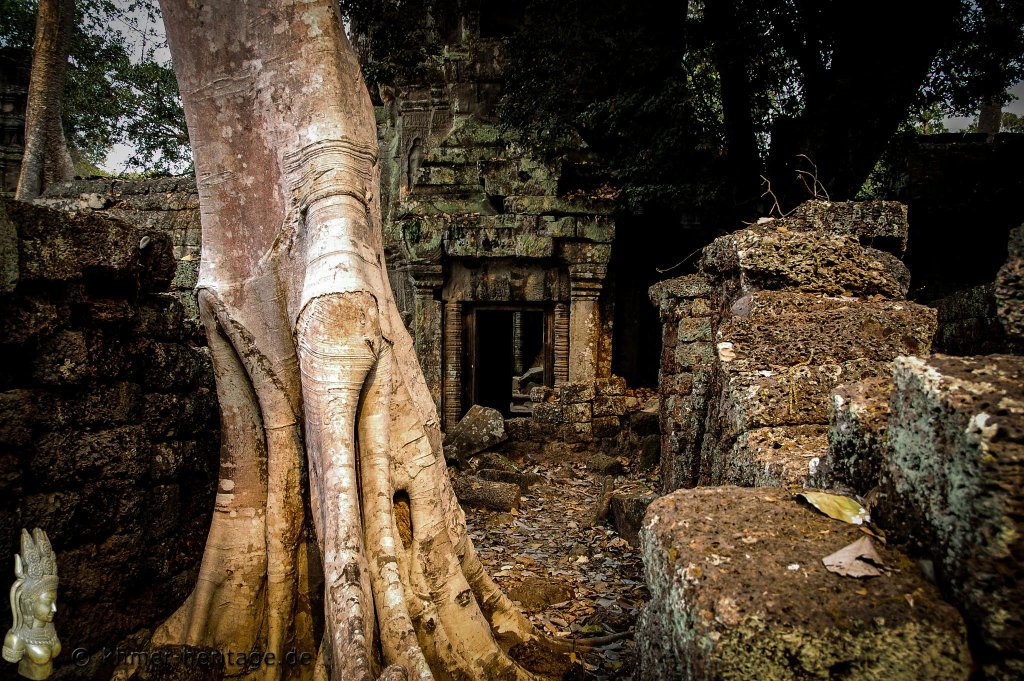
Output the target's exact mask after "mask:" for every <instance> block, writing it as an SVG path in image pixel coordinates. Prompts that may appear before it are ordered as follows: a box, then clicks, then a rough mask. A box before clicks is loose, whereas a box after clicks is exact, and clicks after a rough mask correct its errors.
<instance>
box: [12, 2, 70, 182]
mask: <svg viewBox="0 0 1024 681" xmlns="http://www.w3.org/2000/svg"><path fill="white" fill-rule="evenodd" d="M74 15H75V3H74V0H40V2H39V9H38V11H37V14H36V32H35V39H34V42H33V45H32V70H31V72H30V73H29V81H28V99H27V101H26V104H25V150H24V154H23V156H22V161H21V174H20V175H19V177H18V188H17V190H16V191H15V198H17V199H18V200H20V201H28V200H29V199H33V198H35V197H37V196H39V195H40V194H41V193H42V191H43V189H44V188H46V186H48V185H50V184H53V183H54V182H63V181H65V180H70V179H72V178H74V176H75V167H74V163H72V161H71V155H70V154H69V153H68V146H67V143H66V141H65V139H64V127H63V125H62V124H61V108H62V103H63V100H64V74H65V72H66V71H67V65H68V50H69V47H70V39H71V27H72V26H73V24H74Z"/></svg>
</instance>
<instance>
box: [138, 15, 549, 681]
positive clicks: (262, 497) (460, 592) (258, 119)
mask: <svg viewBox="0 0 1024 681" xmlns="http://www.w3.org/2000/svg"><path fill="white" fill-rule="evenodd" d="M161 7H162V9H163V13H164V20H165V24H166V27H167V33H168V42H169V44H170V48H171V52H172V55H173V59H174V65H175V72H176V74H177V78H178V84H179V87H180V89H181V94H182V100H183V102H184V105H185V113H186V117H187V120H188V127H189V135H190V137H191V142H192V148H193V153H194V158H195V166H196V177H197V184H198V188H199V195H200V205H201V213H202V227H203V246H202V249H203V250H202V265H201V271H200V277H199V285H198V288H199V291H200V294H199V295H200V304H201V308H202V314H203V321H204V324H205V326H206V329H207V334H208V336H209V338H210V346H211V351H212V354H213V358H214V366H215V370H216V376H217V386H218V387H217V393H218V397H219V399H220V408H221V417H222V424H223V425H222V432H223V441H224V445H223V451H222V459H221V470H220V483H219V484H220V488H219V493H218V496H217V506H216V510H215V513H214V518H213V524H212V526H211V529H210V534H209V538H208V541H207V546H206V552H205V555H204V558H203V563H202V567H201V572H200V579H199V583H198V585H197V587H196V589H195V591H194V593H193V594H192V596H191V597H190V598H189V600H188V602H186V603H185V604H184V605H183V607H182V608H181V609H180V610H179V611H178V612H177V613H175V615H174V616H172V617H171V619H170V620H168V622H166V623H165V624H164V625H163V626H162V627H160V629H159V630H158V631H157V633H156V634H155V636H154V643H156V644H161V643H186V644H191V645H203V646H213V647H216V648H219V649H221V650H233V651H238V650H253V649H256V650H262V651H266V652H272V653H274V654H275V655H277V656H280V655H282V654H283V653H285V652H287V650H290V649H291V648H292V647H296V648H297V649H298V650H300V651H302V650H312V649H313V646H315V645H316V644H315V642H314V641H313V635H312V626H311V624H312V618H313V613H312V612H311V610H310V594H309V588H310V587H309V578H308V574H309V569H308V566H307V563H306V556H307V553H306V550H307V547H306V540H305V538H306V536H307V527H308V523H307V518H306V516H305V512H304V504H303V499H304V498H308V501H309V508H310V511H311V513H310V516H311V517H310V518H309V520H310V521H311V522H312V529H313V530H314V531H315V536H316V549H317V550H318V553H319V557H320V559H321V560H322V563H323V572H324V577H325V593H324V602H325V609H326V613H325V616H326V629H327V631H326V632H325V635H324V640H323V642H322V644H321V646H320V651H321V655H320V659H319V661H318V666H317V668H316V674H317V676H319V677H321V678H323V677H325V676H326V675H327V674H328V673H329V675H330V677H331V678H333V679H342V678H344V679H346V680H350V679H368V678H373V677H376V676H378V675H380V676H381V678H401V677H402V676H408V677H409V678H421V679H429V678H434V677H438V678H469V679H525V678H535V676H534V673H533V672H531V671H528V670H527V667H530V668H532V669H534V670H535V671H536V670H538V669H540V668H543V669H544V670H546V671H547V672H548V673H557V671H556V670H557V669H558V668H560V667H563V668H564V664H562V663H561V662H560V661H559V659H558V657H557V655H556V653H558V652H565V651H566V650H567V646H566V645H564V644H557V643H555V642H551V641H547V640H546V639H544V638H542V637H541V636H540V634H539V633H538V632H537V631H536V630H535V629H534V628H533V627H532V626H531V625H530V624H529V622H528V620H526V618H525V617H523V615H522V614H521V613H519V611H518V610H517V609H516V608H515V607H514V606H513V605H512V603H511V602H510V601H509V600H508V598H506V597H505V596H504V595H503V594H502V593H501V592H500V591H499V590H498V589H497V587H496V586H495V585H494V583H493V582H492V581H491V579H490V578H489V577H488V576H487V574H486V573H485V571H484V570H483V568H482V566H481V564H480V561H479V559H478V558H477V556H476V553H475V551H474V550H473V545H472V543H471V542H470V540H469V537H468V533H467V531H466V526H465V517H464V515H463V513H462V510H461V509H460V507H459V505H458V501H457V500H456V498H455V495H454V494H453V492H452V488H451V484H450V482H449V479H448V475H447V471H446V469H445V464H444V457H443V453H442V450H441V445H440V440H441V438H440V431H439V427H438V417H437V411H436V407H435V405H434V402H433V400H432V398H431V395H430V393H429V391H428V388H427V385H426V383H425V381H424V380H423V376H422V372H421V371H420V368H419V365H418V364H417V361H416V356H415V353H414V350H413V345H412V340H411V338H410V336H409V334H408V332H407V331H406V329H405V327H404V325H403V324H402V320H401V317H400V314H399V312H398V309H397V307H396V305H395V302H394V299H393V296H392V293H391V287H390V285H389V283H388V279H387V271H386V269H385V266H384V261H383V245H382V242H381V230H380V205H379V203H378V198H377V187H378V180H379V167H378V165H377V142H376V129H375V126H374V117H373V110H372V106H371V104H370V99H369V96H368V95H367V93H366V89H365V86H364V85H363V81H362V77H361V75H360V73H359V68H358V65H357V62H356V59H355V56H354V54H353V53H352V50H351V47H350V46H349V44H348V41H347V39H346V37H345V35H344V32H343V30H342V27H341V26H342V25H341V21H340V18H339V17H338V16H337V14H336V13H335V10H334V9H333V7H332V4H331V3H330V2H329V1H328V0H311V1H309V2H303V1H299V0H292V1H290V2H275V1H274V0H256V1H254V2H242V1H238V2H221V1H218V2H212V1H208V2H204V1H203V0H163V1H162V2H161ZM303 466H305V467H306V471H307V476H308V480H304V479H303V474H302V471H303ZM307 494H308V497H306V496H304V495H307ZM396 499H397V500H398V502H397V504H396ZM396 505H397V508H396ZM264 575H265V576H264ZM524 656H525V657H527V658H529V662H527V661H524V660H523V659H521V658H523V657H524ZM514 657H518V658H520V659H519V661H517V660H516V659H513V658H514ZM328 668H329V671H328ZM382 669H383V671H382ZM313 673H314V669H313V668H309V667H284V666H280V665H278V666H265V667H263V668H261V669H260V670H258V671H256V672H254V674H259V675H262V676H263V677H266V678H281V677H283V676H289V677H296V678H298V677H309V676H311V675H313Z"/></svg>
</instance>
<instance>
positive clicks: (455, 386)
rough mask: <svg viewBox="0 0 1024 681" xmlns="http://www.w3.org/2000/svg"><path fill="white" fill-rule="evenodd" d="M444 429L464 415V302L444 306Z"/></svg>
mask: <svg viewBox="0 0 1024 681" xmlns="http://www.w3.org/2000/svg"><path fill="white" fill-rule="evenodd" d="M442 413H443V414H444V428H445V430H448V429H449V428H451V427H453V426H454V425H455V424H456V423H458V422H459V417H460V416H461V415H462V301H461V300H449V301H448V302H446V303H445V304H444V410H443V412H442Z"/></svg>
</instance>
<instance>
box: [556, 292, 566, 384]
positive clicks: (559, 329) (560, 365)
mask: <svg viewBox="0 0 1024 681" xmlns="http://www.w3.org/2000/svg"><path fill="white" fill-rule="evenodd" d="M554 327H555V328H554V339H553V341H552V345H553V346H554V351H555V385H562V384H563V383H567V382H568V381H569V306H568V305H566V304H565V303H556V304H555V323H554Z"/></svg>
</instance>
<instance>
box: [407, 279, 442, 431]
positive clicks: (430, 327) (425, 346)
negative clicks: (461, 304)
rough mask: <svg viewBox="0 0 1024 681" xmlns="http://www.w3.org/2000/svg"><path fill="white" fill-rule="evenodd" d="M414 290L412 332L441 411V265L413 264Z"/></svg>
mask: <svg viewBox="0 0 1024 681" xmlns="http://www.w3.org/2000/svg"><path fill="white" fill-rule="evenodd" d="M409 274H410V275H411V276H412V283H413V287H414V291H415V302H416V312H415V318H414V319H413V325H412V335H413V344H414V347H415V348H416V356H417V357H418V358H419V360H420V366H421V367H422V368H423V377H424V378H425V379H426V381H427V387H428V388H429V389H430V396H431V397H433V398H434V404H435V405H437V409H438V412H439V413H440V411H441V389H442V388H441V383H442V381H441V321H442V319H441V315H442V312H443V310H442V305H441V301H440V289H441V286H442V284H444V274H443V271H442V268H441V265H410V266H409Z"/></svg>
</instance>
